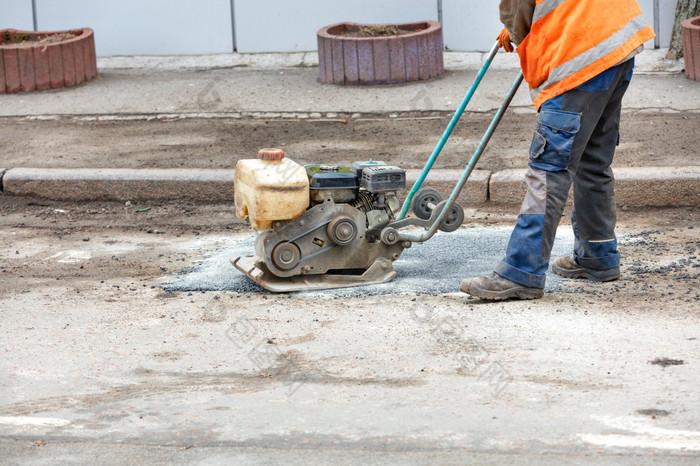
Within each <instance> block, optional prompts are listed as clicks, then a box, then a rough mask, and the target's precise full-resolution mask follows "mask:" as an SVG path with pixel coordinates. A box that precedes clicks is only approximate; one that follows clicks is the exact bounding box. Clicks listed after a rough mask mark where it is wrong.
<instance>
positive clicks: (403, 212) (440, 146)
mask: <svg viewBox="0 0 700 466" xmlns="http://www.w3.org/2000/svg"><path fill="white" fill-rule="evenodd" d="M498 49H500V47H499V46H498V42H496V43H495V44H494V46H493V47H491V50H490V51H489V54H488V56H487V57H486V61H485V62H484V64H483V65H482V66H481V69H480V70H479V73H478V74H477V75H476V78H475V79H474V84H472V85H471V87H470V88H469V90H468V91H467V94H466V95H465V96H464V99H462V103H461V104H460V106H459V107H458V108H457V111H455V114H454V115H453V116H452V120H450V123H449V124H448V125H447V128H445V132H444V133H442V137H441V138H440V141H438V143H437V146H435V149H434V150H433V153H432V154H431V155H430V158H429V159H428V161H427V162H426V164H425V167H424V168H423V171H422V172H421V174H420V176H419V177H418V179H417V180H416V182H415V183H413V187H411V190H410V191H409V193H408V196H406V200H405V201H404V203H403V207H402V208H401V212H400V213H399V215H398V217H396V219H397V220H403V218H404V217H406V214H407V213H408V209H409V208H410V207H411V202H412V201H413V196H415V195H416V193H417V192H418V190H419V189H420V188H421V186H423V182H425V179H426V178H427V177H428V173H429V172H430V170H431V169H432V168H433V164H435V161H436V160H437V158H438V156H439V155H440V152H442V149H443V148H444V147H445V144H446V143H447V140H448V139H449V138H450V135H451V134H452V131H453V130H454V129H455V126H457V122H458V121H459V119H460V118H461V117H462V114H463V113H464V111H465V110H466V108H467V105H469V101H470V100H472V97H473V96H474V93H475V92H476V89H477V88H478V87H479V84H481V80H482V79H484V75H485V74H486V71H488V69H489V67H490V66H491V63H492V62H493V59H494V58H495V57H496V54H497V53H498Z"/></svg>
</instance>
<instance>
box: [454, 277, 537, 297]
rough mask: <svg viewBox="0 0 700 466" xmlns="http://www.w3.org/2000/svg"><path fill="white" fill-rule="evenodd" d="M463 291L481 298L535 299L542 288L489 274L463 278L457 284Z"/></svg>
mask: <svg viewBox="0 0 700 466" xmlns="http://www.w3.org/2000/svg"><path fill="white" fill-rule="evenodd" d="M459 289H460V290H462V291H463V292H465V293H467V294H470V295H472V296H476V297H478V298H481V299H492V300H502V299H536V298H541V297H542V295H543V294H544V290H543V289H542V288H531V287H529V286H525V285H521V284H519V283H515V282H512V281H510V280H507V279H505V278H503V277H501V276H500V275H498V274H495V273H493V274H491V275H489V276H488V277H476V278H465V279H464V280H462V283H461V284H460V285H459Z"/></svg>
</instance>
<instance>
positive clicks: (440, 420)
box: [0, 194, 700, 464]
mask: <svg viewBox="0 0 700 466" xmlns="http://www.w3.org/2000/svg"><path fill="white" fill-rule="evenodd" d="M467 218H468V223H467V225H465V226H463V227H462V228H470V227H472V226H480V227H486V228H490V227H497V226H502V225H512V224H513V223H514V221H515V212H512V211H508V210H504V211H480V210H473V209H469V210H468V211H467ZM699 220H700V212H698V210H697V209H664V210H647V211H644V212H621V215H620V222H619V229H618V230H619V233H620V234H621V235H622V236H621V241H620V251H621V253H622V255H623V265H622V278H621V279H620V280H619V281H617V282H612V283H604V284H596V283H591V282H586V281H565V282H562V283H561V284H560V285H559V286H558V287H557V289H556V291H554V292H551V293H547V294H545V296H544V297H543V298H542V299H539V300H535V301H527V302H520V301H507V302H497V303H490V302H483V301H480V300H478V299H474V298H471V297H468V296H466V295H464V294H462V293H459V292H457V289H456V288H457V285H458V283H455V290H454V291H455V292H454V293H447V294H440V295H431V294H416V293H400V294H392V293H391V292H390V293H389V294H384V295H382V296H361V295H360V296H355V297H351V298H334V297H333V296H329V295H322V296H315V295H308V294H270V293H266V292H235V291H210V292H199V291H183V292H169V291H165V290H164V289H163V288H162V286H164V285H167V284H169V283H172V282H173V281H175V280H177V279H178V278H179V277H182V276H183V275H186V274H189V273H190V272H191V271H192V270H193V269H195V268H197V267H198V266H199V265H200V264H202V261H204V260H205V259H207V258H208V257H211V256H214V255H219V254H220V253H221V252H222V251H223V250H225V249H226V248H228V247H229V246H230V245H231V243H232V242H235V241H241V240H242V238H247V237H249V236H250V235H252V234H253V233H252V231H251V230H249V229H248V227H247V226H245V225H244V224H242V223H240V222H239V221H236V220H234V216H233V211H232V206H231V205H216V204H212V205H206V206H198V205H194V204H182V203H175V202H170V203H149V204H132V203H128V204H125V203H66V202H51V201H37V200H31V199H22V198H13V197H7V196H3V195H1V194H0V283H1V284H2V286H0V309H1V310H2V313H1V315H0V348H1V349H0V351H2V355H3V356H2V358H0V360H1V362H0V375H1V377H0V444H2V445H3V448H4V449H6V455H9V458H11V459H12V458H13V457H17V456H18V455H19V456H24V455H27V457H32V458H48V457H52V455H54V454H55V452H56V451H57V449H58V450H60V449H61V448H63V446H65V445H68V446H70V447H69V448H71V449H73V448H75V445H89V446H90V447H91V448H90V452H91V454H92V455H93V456H94V453H93V452H94V451H96V449H109V450H110V451H114V449H115V448H118V447H120V446H124V445H132V446H133V445H150V446H159V447H161V452H160V453H158V452H156V453H154V454H156V455H163V454H164V453H163V452H164V451H166V450H167V449H168V448H170V449H173V448H177V449H179V450H180V451H183V452H184V451H189V452H199V453H198V454H200V455H205V452H206V451H207V450H206V449H207V448H211V447H216V448H220V447H226V451H227V452H228V453H229V454H231V453H232V452H235V451H238V450H236V449H255V450H256V451H258V450H260V451H264V452H265V453H266V455H268V456H269V455H271V456H274V457H276V458H278V459H280V460H279V461H273V462H280V461H286V459H288V455H289V452H290V451H301V452H303V453H304V454H305V455H308V454H309V453H314V454H331V453H333V452H336V451H343V452H346V453H347V454H348V455H352V457H353V460H355V459H356V457H357V452H358V451H359V452H373V451H379V452H387V451H389V452H394V453H396V454H406V455H409V456H410V458H413V461H417V460H415V458H420V459H421V461H417V462H424V461H422V459H423V458H426V457H433V456H431V455H435V454H436V452H437V453H440V452H453V453H454V454H455V455H456V456H455V457H456V458H459V459H457V460H455V461H452V462H456V463H463V462H465V461H470V460H473V455H474V452H475V451H476V452H483V453H488V454H489V456H490V459H489V460H488V461H486V463H487V464H491V463H493V464H495V463H502V462H504V461H506V462H507V461H511V460H512V458H513V457H514V456H513V455H515V454H518V455H540V456H538V459H537V460H536V461H533V464H547V463H551V462H552V456H551V455H566V458H567V460H568V459H570V458H571V457H573V456H570V455H575V457H576V458H577V459H579V458H581V457H583V458H588V459H590V460H591V461H593V462H595V464H599V463H600V462H601V461H602V462H603V463H605V462H606V461H607V463H609V464H619V462H620V458H624V459H625V460H626V461H628V462H629V464H634V463H638V462H640V461H641V462H644V460H645V459H648V458H650V457H651V456H645V455H654V456H653V457H654V458H660V459H661V461H664V460H665V459H668V458H679V457H680V456H683V457H685V456H686V455H687V456H688V459H689V460H690V458H691V457H692V455H697V453H698V452H699V451H700V443H698V438H699V437H698V433H697V432H695V431H696V430H697V425H698V423H697V420H698V411H697V403H696V402H695V400H696V399H697V396H696V395H697V386H698V384H697V383H698V375H697V374H698V373H697V370H696V369H697V364H698V354H699V353H698V341H697V329H698V318H699V317H700V316H699V315H698V312H699V307H698V302H700V295H699V291H698V290H699V289H700V287H698V283H699V281H700V279H699V275H700V259H699V258H698V256H699V255H700V229H698V228H697V225H698V224H699V222H698V221H699ZM452 234H455V233H452ZM484 234H485V235H488V234H489V232H488V229H487V230H485V231H484ZM416 247H419V246H416ZM487 259H488V260H490V259H491V258H487ZM401 260H410V258H409V257H408V255H407V256H406V258H403V257H402V258H401V259H400V261H401ZM431 260H432V261H433V263H432V264H427V266H431V267H433V268H435V269H439V267H440V264H441V262H440V257H433V258H432V259H431ZM493 260H497V258H493ZM399 279H400V277H399ZM658 361H662V362H664V364H666V363H667V362H668V361H674V362H673V364H670V363H669V364H668V365H660V364H659V362H658ZM44 445H49V446H50V447H44ZM164 449H165V450H164ZM27 450H29V451H27ZM71 451H72V450H71ZM138 454H139V453H138V452H136V451H134V450H133V447H132V450H129V451H128V452H126V451H125V452H123V455H124V457H125V458H127V457H128V458H130V459H131V458H136V457H137V456H138ZM211 455H215V452H212V453H211ZM426 455H427V456H426ZM493 455H508V456H505V457H500V456H495V457H493ZM543 455H544V456H543ZM205 456H206V455H205ZM158 457H160V456H158ZM149 458H151V456H149ZM212 458H213V459H211V461H213V462H217V458H218V459H219V460H220V457H214V456H212ZM494 458H495V459H494ZM518 458H520V457H518ZM696 458H697V457H696V456H695V457H694V458H693V459H696ZM326 459H328V458H326ZM134 461H139V460H136V459H134ZM254 462H255V461H254ZM262 462H266V461H262ZM321 462H328V461H325V460H323V461H321ZM331 462H332V461H331ZM397 462H399V463H405V461H397ZM428 462H430V461H429V460H428ZM554 462H562V461H554ZM564 462H566V461H565V460H564ZM302 463H303V461H301V462H299V464H302ZM352 463H353V461H348V464H352Z"/></svg>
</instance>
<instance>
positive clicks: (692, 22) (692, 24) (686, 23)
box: [681, 16, 700, 30]
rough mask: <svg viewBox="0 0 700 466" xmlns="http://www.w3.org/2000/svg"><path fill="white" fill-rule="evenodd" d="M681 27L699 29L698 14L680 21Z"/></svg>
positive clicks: (699, 18)
mask: <svg viewBox="0 0 700 466" xmlns="http://www.w3.org/2000/svg"><path fill="white" fill-rule="evenodd" d="M681 27H683V28H687V29H698V30H700V16H693V17H692V18H688V19H684V20H683V21H682V22H681Z"/></svg>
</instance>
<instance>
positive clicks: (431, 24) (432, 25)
mask: <svg viewBox="0 0 700 466" xmlns="http://www.w3.org/2000/svg"><path fill="white" fill-rule="evenodd" d="M412 24H426V25H427V26H428V27H426V28H425V29H418V30H416V31H414V32H407V33H405V34H401V35H398V36H397V35H387V36H367V37H356V36H343V35H338V34H331V33H329V32H328V31H330V30H331V29H333V28H337V27H341V26H346V27H347V26H351V27H355V28H357V29H359V28H361V27H365V26H380V27H392V26H393V27H401V26H409V25H412ZM441 28H442V24H440V23H439V22H437V21H434V20H432V19H428V20H425V21H414V22H408V23H381V24H375V23H352V22H348V21H343V22H341V23H336V24H331V25H329V26H324V27H322V28H321V29H319V30H318V35H319V36H321V37H325V38H342V39H343V40H357V41H371V40H377V39H391V38H394V37H402V38H409V37H411V36H417V35H422V34H426V33H428V32H432V31H435V30H437V29H441Z"/></svg>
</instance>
